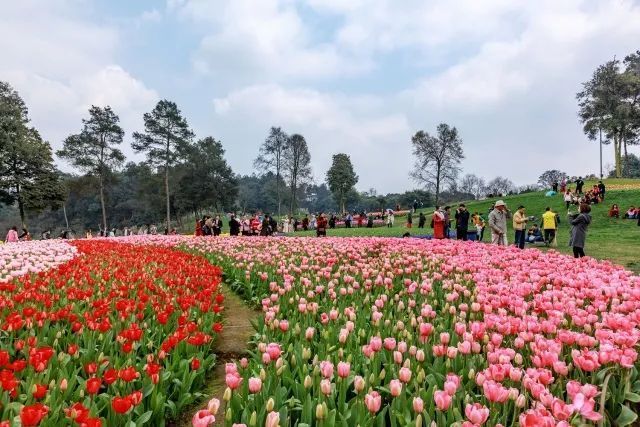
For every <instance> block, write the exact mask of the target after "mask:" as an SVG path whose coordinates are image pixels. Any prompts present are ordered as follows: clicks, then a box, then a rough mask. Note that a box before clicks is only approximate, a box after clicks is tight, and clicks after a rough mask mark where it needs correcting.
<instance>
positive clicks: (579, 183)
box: [576, 177, 584, 194]
mask: <svg viewBox="0 0 640 427" xmlns="http://www.w3.org/2000/svg"><path fill="white" fill-rule="evenodd" d="M583 186H584V181H583V180H582V177H578V179H577V180H576V194H582V187H583Z"/></svg>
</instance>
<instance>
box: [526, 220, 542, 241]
mask: <svg viewBox="0 0 640 427" xmlns="http://www.w3.org/2000/svg"><path fill="white" fill-rule="evenodd" d="M527 241H528V242H529V243H535V242H542V241H544V238H543V237H542V232H541V231H540V228H539V227H538V224H533V226H532V227H531V228H529V231H528V232H527Z"/></svg>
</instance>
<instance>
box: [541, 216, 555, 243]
mask: <svg viewBox="0 0 640 427" xmlns="http://www.w3.org/2000/svg"><path fill="white" fill-rule="evenodd" d="M557 228H558V215H557V214H556V213H555V212H553V211H552V210H551V208H550V207H547V208H546V209H545V212H544V213H543V214H542V229H543V230H544V241H545V243H546V244H547V246H549V245H551V244H552V243H553V240H554V239H555V238H556V229H557Z"/></svg>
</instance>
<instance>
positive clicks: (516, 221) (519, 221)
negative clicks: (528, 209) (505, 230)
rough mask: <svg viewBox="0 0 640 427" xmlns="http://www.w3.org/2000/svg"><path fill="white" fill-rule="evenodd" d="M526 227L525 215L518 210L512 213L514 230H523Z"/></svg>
mask: <svg viewBox="0 0 640 427" xmlns="http://www.w3.org/2000/svg"><path fill="white" fill-rule="evenodd" d="M526 228H527V217H526V216H525V215H524V214H522V213H520V211H516V213H514V214H513V229H514V230H524V229H526Z"/></svg>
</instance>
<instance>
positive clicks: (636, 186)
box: [295, 179, 640, 272]
mask: <svg viewBox="0 0 640 427" xmlns="http://www.w3.org/2000/svg"><path fill="white" fill-rule="evenodd" d="M604 182H605V185H606V186H607V193H606V200H605V201H604V203H602V204H597V205H593V206H592V211H591V215H592V218H593V222H592V224H591V226H590V227H589V233H588V237H587V245H586V248H585V252H586V253H587V255H589V256H593V257H596V258H600V259H609V260H612V261H614V262H616V263H618V264H621V265H623V266H625V267H627V268H629V269H631V270H634V271H637V272H640V227H638V225H637V220H628V219H622V218H620V219H615V218H609V217H608V211H609V208H610V207H611V205H612V204H614V203H615V204H617V205H618V206H619V207H620V211H621V214H623V213H624V212H625V211H626V210H627V209H628V208H629V206H638V205H640V180H631V179H628V180H625V179H609V180H605V181H604ZM593 184H595V182H593V181H588V182H586V183H585V188H590V187H591V186H592V185H593ZM502 199H503V200H504V201H505V202H506V203H507V206H508V207H509V209H510V210H512V211H515V209H516V208H517V207H518V206H519V205H523V206H525V207H526V209H527V215H533V216H535V217H536V219H537V220H538V221H539V218H540V216H541V215H542V213H543V212H544V210H545V208H546V207H547V206H549V207H551V209H552V210H554V211H555V212H557V213H558V214H559V215H560V220H561V223H560V228H559V231H558V247H557V248H556V249H557V250H558V251H561V252H566V253H570V252H571V248H570V247H569V246H568V241H569V229H570V226H569V224H568V222H567V216H566V213H567V209H566V208H565V203H564V201H563V198H562V196H561V195H559V194H558V195H556V196H554V197H546V196H545V192H543V191H541V192H535V193H526V194H519V195H514V196H505V197H503V198H502ZM496 200H498V199H497V198H491V199H486V200H481V201H468V202H465V204H466V205H467V208H468V209H469V211H471V212H475V211H478V212H480V213H481V214H482V215H483V217H484V218H485V219H486V218H487V212H488V209H489V208H490V207H491V205H492V204H493V203H494V202H495V201H496ZM452 206H453V205H452ZM571 210H572V211H573V212H575V211H576V207H575V206H572V207H571ZM422 211H423V212H425V213H426V214H429V215H430V214H431V213H432V212H433V208H426V209H422ZM418 212H420V210H419V211H418ZM416 217H417V215H416V216H414V221H413V225H414V228H413V229H411V230H408V229H407V228H406V227H405V219H404V218H396V224H395V227H393V228H386V227H379V228H351V229H344V228H343V229H335V230H329V231H328V235H329V236H344V237H347V236H396V237H399V236H402V234H403V233H405V232H407V231H409V232H410V233H411V234H412V235H418V234H431V232H432V230H431V229H430V228H429V220H428V221H427V228H425V229H424V230H420V229H418V228H416V226H417V223H418V221H417V218H416ZM429 219H430V217H429ZM509 222H510V221H509ZM509 229H511V224H509ZM313 234H314V233H312V232H297V233H295V235H296V236H304V235H313ZM489 234H490V233H489V231H488V230H485V236H484V241H485V242H486V241H489V240H490V235H489ZM509 242H510V243H511V242H513V232H510V233H509Z"/></svg>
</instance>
